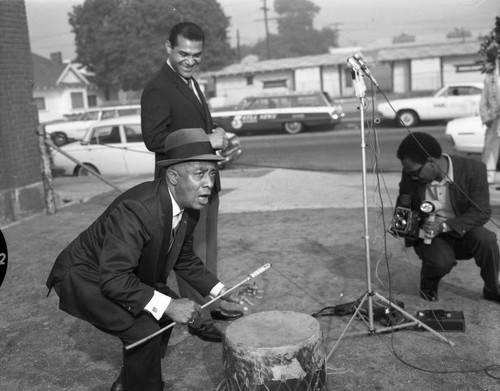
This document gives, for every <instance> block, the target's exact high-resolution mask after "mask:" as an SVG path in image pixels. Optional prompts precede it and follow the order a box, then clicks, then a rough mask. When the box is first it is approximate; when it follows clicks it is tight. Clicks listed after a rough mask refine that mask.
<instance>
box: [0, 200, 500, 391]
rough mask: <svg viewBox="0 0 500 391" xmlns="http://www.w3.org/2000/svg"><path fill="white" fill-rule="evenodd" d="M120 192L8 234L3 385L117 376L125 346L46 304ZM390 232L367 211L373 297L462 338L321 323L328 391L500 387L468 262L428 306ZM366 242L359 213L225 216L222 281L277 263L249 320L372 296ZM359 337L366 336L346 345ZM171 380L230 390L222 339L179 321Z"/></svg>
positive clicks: (492, 309) (490, 330)
mask: <svg viewBox="0 0 500 391" xmlns="http://www.w3.org/2000/svg"><path fill="white" fill-rule="evenodd" d="M113 197H114V195H110V194H107V195H102V196H99V197H96V198H94V199H93V200H92V201H91V202H88V203H85V204H79V205H73V206H70V207H67V208H64V209H63V210H61V211H60V212H59V213H58V214H56V215H54V216H46V215H37V216H35V217H33V218H31V219H29V220H27V221H25V222H23V223H21V224H19V225H15V226H12V227H10V228H8V229H6V230H4V231H3V233H4V235H5V237H6V239H7V242H8V243H9V250H10V253H9V259H10V261H9V262H10V263H9V269H8V273H7V277H6V279H5V281H4V283H3V286H2V287H1V289H0V313H1V315H0V332H1V338H0V367H1V371H0V389H1V390H6V391H22V390H30V391H31V390H54V391H59V390H72V391H77V390H92V391H104V390H108V389H109V387H110V385H111V383H112V381H113V380H114V378H115V377H116V375H117V374H118V372H119V369H120V366H121V363H120V361H121V347H120V344H119V342H118V341H117V340H115V339H113V338H112V337H109V336H107V335H105V334H103V333H101V332H100V331H98V330H96V329H95V328H93V327H92V326H90V325H88V324H87V323H85V322H83V321H80V320H78V319H75V318H73V317H71V316H69V315H67V314H66V313H64V312H62V311H60V310H58V308H57V298H56V295H54V294H52V295H50V296H49V297H48V298H46V294H47V291H46V289H45V287H44V282H45V279H46V277H47V274H48V272H49V270H50V268H51V266H52V263H53V260H54V259H55V257H56V255H57V254H58V253H59V252H60V251H61V250H62V248H63V247H64V246H65V244H66V243H68V242H69V241H70V240H71V239H73V237H74V236H75V235H76V234H77V233H78V232H80V231H81V230H83V229H84V228H86V226H87V225H88V224H89V223H90V222H91V221H92V220H93V219H94V218H95V217H96V216H97V215H98V214H99V213H100V212H101V211H102V210H103V209H104V207H105V206H106V205H107V204H108V203H109V201H110V200H111V199H112V198H113ZM495 213H497V216H499V215H500V213H499V212H498V211H496V212H495ZM389 216H390V213H389V212H386V213H385V218H386V219H388V218H389ZM385 225H387V221H385V222H384V221H383V220H382V215H381V214H380V212H379V211H377V210H370V224H369V227H370V241H369V245H370V250H371V251H370V266H371V279H372V288H373V290H374V291H375V292H377V293H379V294H381V295H382V296H384V297H389V296H391V297H393V298H394V299H397V300H399V301H402V302H403V303H404V307H405V310H406V311H408V312H409V313H411V314H413V315H415V314H416V313H417V311H419V310H423V309H445V310H447V311H463V314H464V317H465V327H466V329H465V332H447V333H445V334H444V333H443V334H442V335H445V336H446V337H447V338H449V340H451V341H452V342H453V343H454V346H451V345H449V344H448V343H445V342H443V341H442V340H441V339H439V338H438V337H436V336H434V335H433V334H432V333H430V332H426V331H415V330H413V329H411V328H404V329H402V330H400V331H397V332H394V333H383V334H382V333H370V334H369V333H368V327H367V326H366V325H365V324H364V323H363V322H362V321H361V320H359V319H354V320H353V322H352V324H351V325H350V326H349V327H348V328H347V327H346V325H347V322H348V321H349V320H350V318H351V316H328V317H321V318H319V322H320V326H321V330H322V332H323V338H324V345H325V351H326V352H328V353H332V354H331V355H330V358H329V360H328V362H327V387H326V389H327V390H331V391H333V390H342V391H344V390H345V391H348V390H349V391H352V390H387V391H389V390H391V391H392V390H426V391H427V390H445V391H447V390H450V391H451V390H455V391H469V390H488V391H495V390H500V380H499V379H500V333H499V330H500V326H499V320H500V316H499V310H500V305H498V304H495V303H492V302H487V301H485V300H483V299H482V296H481V290H482V281H481V279H480V277H479V273H478V269H477V267H476V266H475V264H474V262H473V261H465V262H460V263H459V265H458V266H457V267H455V269H454V270H453V271H452V273H451V274H450V275H449V276H447V277H446V278H445V279H444V280H443V281H442V283H441V286H440V301H438V302H436V303H427V302H425V301H423V300H422V299H420V297H419V296H418V295H417V292H418V281H419V270H420V266H419V261H418V260H417V259H416V257H415V255H414V254H413V252H412V251H406V250H405V248H404V247H403V245H402V243H401V242H400V241H398V240H396V239H393V238H392V237H389V238H387V240H386V241H385V240H384V236H383V231H384V230H383V227H384V226H385ZM362 235H363V211H362V209H335V208H332V209H317V210H310V209H308V210H293V211H281V212H280V211H278V212H270V213H238V214H223V215H221V216H220V232H219V238H220V260H221V261H220V267H219V268H220V271H219V277H220V278H221V280H222V281H224V282H226V283H227V284H236V283H237V282H239V281H241V280H242V279H243V278H245V276H246V275H247V274H248V273H250V272H253V271H254V270H255V269H257V268H258V267H260V266H262V265H263V264H265V263H268V262H270V263H271V264H272V268H271V269H270V270H268V271H267V272H266V273H264V274H263V275H262V276H260V277H259V278H258V279H257V281H258V284H259V285H260V287H261V288H263V289H264V290H265V294H264V297H263V298H262V299H261V300H259V301H258V302H257V304H256V306H255V307H251V309H250V310H249V312H248V313H255V312H259V311H270V310H273V311H295V312H299V313H306V314H312V313H314V312H316V311H319V310H321V309H322V308H324V307H326V306H334V305H338V304H342V303H347V302H351V301H354V300H356V299H358V298H359V297H361V296H362V295H363V294H364V293H365V292H366V289H367V278H366V265H367V262H366V256H365V243H364V239H363V238H362ZM388 269H389V270H390V272H388ZM389 276H390V278H389ZM389 280H390V282H391V286H389ZM217 325H218V326H219V327H221V328H222V329H224V328H225V327H227V323H225V322H218V323H217ZM375 327H376V328H377V329H379V328H381V327H382V325H381V324H380V323H378V322H376V323H375ZM355 331H359V332H361V335H346V336H343V337H342V338H340V336H341V334H343V333H347V334H352V333H354V332H355ZM276 332H279V330H277V331H276ZM336 342H338V345H337V347H336V349H335V350H334V351H333V350H332V347H333V346H334V344H335V343H336ZM163 375H164V378H165V382H166V388H165V389H168V390H171V391H205V390H225V386H224V379H225V373H224V367H223V363H222V344H215V343H209V342H203V341H201V340H199V339H197V338H194V337H192V336H190V335H189V334H188V333H187V332H186V328H185V327H183V326H176V327H175V329H174V333H173V336H172V339H171V345H170V348H169V351H168V353H167V357H166V358H165V360H163Z"/></svg>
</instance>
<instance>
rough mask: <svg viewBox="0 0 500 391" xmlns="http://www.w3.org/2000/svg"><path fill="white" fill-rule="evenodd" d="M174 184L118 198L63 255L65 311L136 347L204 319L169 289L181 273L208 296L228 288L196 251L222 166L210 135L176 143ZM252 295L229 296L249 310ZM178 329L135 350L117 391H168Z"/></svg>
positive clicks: (60, 290)
mask: <svg viewBox="0 0 500 391" xmlns="http://www.w3.org/2000/svg"><path fill="white" fill-rule="evenodd" d="M166 141H167V142H166V148H165V152H164V154H163V160H160V161H158V163H157V165H158V166H160V167H162V168H164V169H165V176H163V177H162V178H158V179H156V180H154V181H152V182H146V183H142V184H139V185H137V186H135V187H133V188H131V189H129V190H127V191H126V192H124V193H122V194H121V195H120V196H119V197H118V198H116V199H115V200H114V201H113V202H112V203H111V205H110V206H109V207H108V208H107V209H106V210H105V211H104V213H103V214H102V215H101V216H100V217H98V218H97V220H96V221H95V222H94V223H93V224H92V225H91V226H90V227H89V228H87V229H86V230H85V231H83V232H82V233H81V234H80V235H78V237H77V238H76V239H74V240H73V241H72V242H71V243H70V244H69V245H68V246H67V247H66V248H65V249H64V250H63V251H62V252H61V254H59V256H58V257H57V259H56V261H55V263H54V266H53V268H52V271H51V272H50V275H49V277H48V279H47V283H46V285H47V287H48V288H49V290H50V289H52V288H54V290H55V291H56V293H57V294H58V295H59V299H60V300H59V307H60V308H61V309H62V310H64V311H66V312H68V313H69V314H71V315H73V316H76V317H78V318H80V319H83V320H85V321H87V322H89V323H91V324H92V325H94V326H95V327H97V328H98V329H100V330H101V331H104V332H106V333H108V334H111V335H113V336H116V337H118V338H120V340H121V341H122V343H123V345H124V346H126V345H129V344H132V343H134V342H136V341H139V340H141V339H143V338H144V337H147V336H149V335H151V334H153V333H154V332H156V331H158V330H159V329H160V328H163V327H164V326H165V325H168V324H169V323H172V321H174V322H178V323H188V322H190V321H192V320H193V319H194V318H195V317H196V315H197V313H198V312H199V311H200V306H199V305H198V304H196V303H195V302H193V301H192V300H189V299H185V298H181V299H179V298H178V296H177V295H176V294H175V293H174V292H173V291H172V290H171V289H170V288H169V287H168V286H167V285H166V283H167V278H168V275H169V274H170V272H171V271H172V270H174V271H175V272H176V273H177V274H179V275H180V276H182V278H183V279H184V280H186V281H187V282H188V283H189V284H191V285H192V286H193V287H194V288H195V289H196V290H197V291H199V292H200V293H201V294H203V295H209V294H210V295H211V296H217V295H219V294H222V293H223V292H225V290H226V289H227V288H226V287H224V285H223V284H221V283H220V281H219V280H218V279H217V278H216V276H214V275H213V274H211V273H210V272H208V271H207V270H206V268H205V266H204V265H203V262H202V261H201V259H200V258H199V257H198V256H197V255H196V253H195V252H194V251H193V231H194V229H195V226H196V223H197V221H198V218H199V216H200V210H202V208H204V207H206V205H207V204H208V199H209V197H210V193H211V191H212V189H213V187H214V184H215V176H216V172H217V165H216V162H217V161H218V160H221V158H220V157H219V156H217V155H215V154H214V152H213V149H212V146H211V144H210V141H209V139H208V137H207V135H206V134H205V132H204V131H203V130H202V129H182V130H178V131H177V132H175V133H172V134H171V135H169V136H168V137H167V140H166ZM252 292H254V293H256V290H255V289H252V288H251V287H249V288H247V290H246V291H245V290H242V289H239V288H238V289H236V290H235V291H233V292H231V293H230V294H228V295H226V296H224V297H223V299H225V300H227V301H232V302H237V303H240V304H242V303H243V304H244V303H245V302H247V303H249V304H251V303H250V302H249V301H248V295H253V294H254V293H252ZM171 330H172V329H169V330H167V331H165V332H164V333H163V334H160V335H159V336H157V337H154V338H152V339H150V340H148V341H146V342H145V343H143V344H141V345H138V346H137V347H134V348H132V349H130V350H125V349H124V350H123V368H122V370H121V373H120V375H119V376H118V378H117V379H116V381H115V382H114V383H113V385H112V387H111V391H121V390H127V391H158V390H162V389H163V382H162V376H161V358H163V357H164V355H165V353H166V349H167V344H168V339H169V337H170V333H171Z"/></svg>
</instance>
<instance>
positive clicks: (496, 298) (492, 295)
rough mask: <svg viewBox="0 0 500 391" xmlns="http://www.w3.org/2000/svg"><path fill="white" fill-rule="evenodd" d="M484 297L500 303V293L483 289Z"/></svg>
mask: <svg viewBox="0 0 500 391" xmlns="http://www.w3.org/2000/svg"><path fill="white" fill-rule="evenodd" d="M483 297H484V298H485V299H486V300H490V301H495V302H497V303H500V295H499V294H496V293H491V292H489V291H487V290H486V289H483Z"/></svg>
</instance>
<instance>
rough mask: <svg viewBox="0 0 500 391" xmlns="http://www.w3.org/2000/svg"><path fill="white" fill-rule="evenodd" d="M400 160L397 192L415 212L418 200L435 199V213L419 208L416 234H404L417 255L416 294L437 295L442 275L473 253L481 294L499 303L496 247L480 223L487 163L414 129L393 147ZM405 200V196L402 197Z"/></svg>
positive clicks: (485, 208)
mask: <svg viewBox="0 0 500 391" xmlns="http://www.w3.org/2000/svg"><path fill="white" fill-rule="evenodd" d="M397 157H398V159H399V160H400V161H401V164H402V166H403V172H402V175H401V182H400V183H399V197H398V201H397V204H396V206H398V205H400V204H401V201H402V200H403V199H405V200H410V202H409V204H411V206H410V205H408V206H410V207H411V209H412V210H413V211H417V212H420V205H421V203H422V201H430V202H432V203H434V204H435V205H440V206H441V207H440V209H439V210H437V211H436V213H435V216H434V218H432V219H431V218H429V216H428V215H425V214H423V213H422V214H421V216H420V217H421V220H420V221H421V228H422V230H423V231H424V232H425V237H426V238H427V239H430V243H426V242H425V241H424V240H423V239H421V238H411V239H406V240H405V243H406V245H407V246H413V248H414V250H415V253H416V254H417V255H418V257H419V258H420V259H421V260H422V269H421V272H420V295H421V296H422V298H424V299H425V300H427V301H437V300H438V286H439V282H440V281H441V279H442V278H443V277H444V276H445V275H446V274H448V273H449V272H450V271H451V269H452V268H453V267H454V266H455V265H456V264H457V260H465V259H470V258H474V260H475V261H476V264H477V266H479V268H480V270H481V272H480V274H481V277H482V279H483V282H484V285H483V297H484V298H485V299H486V300H491V301H493V302H496V303H499V304H500V286H499V283H498V273H499V267H500V253H499V248H498V243H497V237H496V235H495V233H494V232H492V231H490V230H489V229H487V228H486V227H484V225H485V224H486V223H487V222H488V220H489V218H490V215H491V206H490V193H489V189H488V181H487V178H486V167H485V165H484V164H483V163H481V162H478V161H476V160H473V159H467V158H463V157H458V156H450V155H448V154H446V153H442V150H441V145H440V144H439V142H438V141H437V140H436V139H435V138H434V137H432V136H431V135H430V134H427V133H423V132H413V133H412V134H410V135H408V136H406V137H405V138H404V139H403V141H402V142H401V144H400V145H399V148H398V150H397ZM405 203H406V202H405Z"/></svg>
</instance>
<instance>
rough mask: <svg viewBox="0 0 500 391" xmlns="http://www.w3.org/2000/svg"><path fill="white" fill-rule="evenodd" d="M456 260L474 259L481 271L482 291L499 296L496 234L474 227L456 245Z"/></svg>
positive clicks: (498, 259)
mask: <svg viewBox="0 0 500 391" xmlns="http://www.w3.org/2000/svg"><path fill="white" fill-rule="evenodd" d="M456 252H457V258H458V259H469V258H474V260H475V262H476V265H477V266H479V268H480V269H481V272H480V275H481V278H482V279H483V281H484V289H485V290H486V291H488V292H489V293H491V294H494V295H500V288H499V284H498V273H499V264H500V251H499V248H498V242H497V237H496V234H495V233H494V232H492V231H490V230H489V229H487V228H484V227H475V228H472V229H471V230H470V231H469V232H467V233H466V234H465V235H464V236H463V238H461V239H460V240H459V242H458V244H457V250H456Z"/></svg>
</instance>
